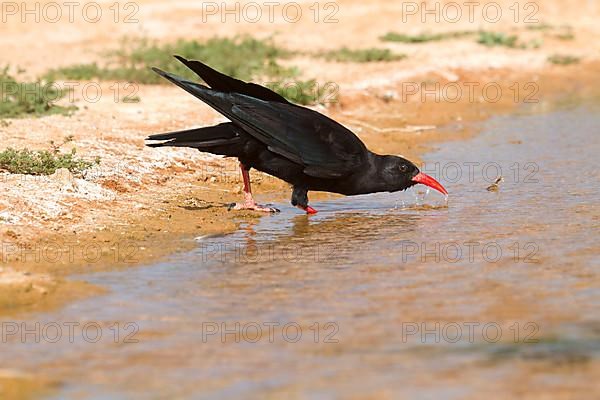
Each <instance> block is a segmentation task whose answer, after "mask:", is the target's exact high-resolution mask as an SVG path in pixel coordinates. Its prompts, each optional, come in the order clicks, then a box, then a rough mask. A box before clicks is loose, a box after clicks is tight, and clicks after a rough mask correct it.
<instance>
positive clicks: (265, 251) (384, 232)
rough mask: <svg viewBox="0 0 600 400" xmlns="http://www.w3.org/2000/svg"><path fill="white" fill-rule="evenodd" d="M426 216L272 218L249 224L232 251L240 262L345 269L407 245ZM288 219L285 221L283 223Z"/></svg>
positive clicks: (362, 214) (395, 213) (351, 214)
mask: <svg viewBox="0 0 600 400" xmlns="http://www.w3.org/2000/svg"><path fill="white" fill-rule="evenodd" d="M422 218H423V216H421V215H418V214H406V213H400V212H398V211H396V210H390V211H389V212H385V213H379V214H371V213H366V212H345V213H339V214H332V215H327V216H325V217H321V218H314V217H308V216H306V215H297V216H295V217H292V218H291V220H287V219H285V218H279V217H274V218H273V220H270V218H269V217H267V218H264V219H260V220H255V219H252V220H248V221H247V222H245V223H244V224H243V225H242V226H241V229H240V231H239V232H238V234H239V236H238V240H237V241H236V242H237V243H236V245H235V246H233V247H234V248H235V251H236V252H237V253H239V254H241V255H243V256H242V257H235V260H236V261H237V262H238V263H266V262H278V261H289V260H290V259H293V260H294V262H300V263H318V264H321V263H326V264H330V265H335V264H344V263H346V262H349V261H351V259H352V258H356V253H357V252H360V251H368V249H370V248H373V247H372V245H374V244H375V243H377V242H386V243H394V242H397V241H401V240H407V239H409V238H410V237H411V235H412V234H413V233H414V231H415V230H416V229H418V227H419V226H420V221H421V220H422ZM284 220H285V221H284Z"/></svg>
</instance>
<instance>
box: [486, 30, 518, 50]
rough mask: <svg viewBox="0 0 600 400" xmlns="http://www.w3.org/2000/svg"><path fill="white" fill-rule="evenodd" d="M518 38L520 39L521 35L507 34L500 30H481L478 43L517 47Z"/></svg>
mask: <svg viewBox="0 0 600 400" xmlns="http://www.w3.org/2000/svg"><path fill="white" fill-rule="evenodd" d="M517 40H519V37H518V36H517V35H506V34H504V33H499V32H487V31H481V32H479V38H478V39H477V43H479V44H482V45H484V46H487V47H496V46H504V47H509V48H516V47H517Z"/></svg>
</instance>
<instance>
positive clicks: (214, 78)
mask: <svg viewBox="0 0 600 400" xmlns="http://www.w3.org/2000/svg"><path fill="white" fill-rule="evenodd" d="M175 58H176V59H178V60H179V61H181V62H182V63H183V64H184V65H185V66H186V67H188V68H189V69H191V70H192V71H194V72H195V73H196V75H198V76H199V77H200V78H202V80H203V81H204V82H206V84H207V85H208V86H210V87H211V89H214V90H218V91H220V92H227V93H241V94H245V95H247V96H250V97H255V98H257V99H261V100H266V101H276V102H279V103H286V104H291V103H290V102H288V101H287V100H286V99H285V98H284V97H283V96H280V95H279V94H277V93H275V92H274V91H272V90H270V89H268V88H266V87H264V86H261V85H257V84H256V83H252V82H244V81H241V80H239V79H235V78H232V77H231V76H228V75H225V74H223V73H221V72H219V71H217V70H214V69H212V68H211V67H209V66H208V65H206V64H203V63H201V62H200V61H195V60H186V59H185V58H183V57H181V56H175Z"/></svg>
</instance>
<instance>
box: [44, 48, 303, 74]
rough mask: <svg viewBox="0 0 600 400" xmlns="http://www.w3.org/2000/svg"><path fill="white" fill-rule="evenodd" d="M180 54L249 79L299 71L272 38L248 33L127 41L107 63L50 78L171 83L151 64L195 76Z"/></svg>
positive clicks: (78, 67)
mask: <svg viewBox="0 0 600 400" xmlns="http://www.w3.org/2000/svg"><path fill="white" fill-rule="evenodd" d="M173 55H180V56H182V57H184V58H188V59H197V60H202V62H204V63H206V64H208V65H210V66H211V67H213V68H215V69H217V70H219V71H221V72H223V73H225V74H227V75H231V76H234V77H236V78H238V79H243V80H249V79H252V78H253V77H257V76H268V77H269V78H274V77H291V76H294V75H295V74H296V73H297V70H295V69H293V68H285V67H283V66H281V65H279V64H278V63H277V59H278V58H284V57H287V56H288V55H289V53H288V52H287V51H285V50H283V49H281V48H279V47H277V46H275V45H274V44H273V43H272V41H271V40H258V39H254V38H251V37H248V36H243V37H236V38H233V39H230V38H213V39H209V40H208V41H206V42H199V41H196V40H183V39H181V40H178V41H177V42H175V43H168V44H159V43H157V42H154V41H150V40H148V39H138V40H129V41H124V42H123V44H122V46H121V48H120V49H119V50H117V51H113V52H111V53H108V54H107V57H108V63H107V64H106V65H104V66H99V65H97V64H95V63H93V64H81V65H75V66H72V67H66V68H59V69H55V70H52V71H50V72H49V73H48V74H47V75H46V77H47V78H49V79H74V80H78V79H79V80H90V79H102V80H124V81H128V82H137V83H145V84H158V83H160V84H163V83H167V81H165V80H164V79H162V78H161V77H160V76H158V75H157V74H156V73H154V72H153V71H152V70H151V69H150V67H158V68H160V69H164V70H167V71H169V72H172V73H174V74H177V75H180V76H183V77H184V78H188V79H193V78H195V75H194V74H193V72H191V71H190V70H189V69H188V68H187V67H186V66H185V65H183V64H182V63H180V62H179V61H177V60H176V59H174V58H173Z"/></svg>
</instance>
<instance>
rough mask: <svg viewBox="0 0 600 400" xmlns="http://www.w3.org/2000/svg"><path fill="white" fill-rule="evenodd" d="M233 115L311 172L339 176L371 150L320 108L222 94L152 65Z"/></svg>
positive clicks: (356, 165)
mask: <svg viewBox="0 0 600 400" xmlns="http://www.w3.org/2000/svg"><path fill="white" fill-rule="evenodd" d="M153 69H154V71H155V72H157V73H158V74H160V75H161V76H163V77H165V78H166V79H168V80H170V81H171V82H173V83H175V84H176V85H177V86H179V87H181V88H182V89H184V90H186V91H187V92H189V93H191V94H192V95H194V96H196V97H197V98H199V99H201V100H202V101H204V102H205V103H206V104H208V105H210V106H211V107H212V108H214V109H215V110H217V111H218V112H220V113H221V114H223V115H225V116H226V117H227V118H229V119H230V120H231V121H232V122H234V123H235V124H236V125H238V126H240V127H241V128H242V129H244V130H245V131H246V132H248V133H249V134H250V135H252V136H254V137H255V138H256V139H258V140H260V141H261V142H263V143H264V144H265V145H267V147H268V149H269V150H270V151H272V152H273V153H276V154H279V155H281V156H284V157H286V158H287V159H289V160H290V161H293V162H295V163H298V164H301V165H304V166H305V168H304V172H305V173H306V174H307V175H310V176H314V177H318V178H339V177H342V176H345V175H348V174H350V173H352V172H355V171H356V170H357V169H358V168H361V167H362V166H363V164H364V162H365V161H366V155H367V149H366V147H365V145H364V144H363V143H362V142H361V141H360V139H359V138H358V137H357V136H356V135H354V134H353V133H352V132H351V131H350V130H348V129H346V128H345V127H343V126H342V125H340V124H339V123H337V122H335V121H334V120H332V119H330V118H328V117H326V116H324V115H322V114H319V113H318V112H316V111H313V110H310V109H308V108H305V107H299V106H296V105H293V104H285V103H280V102H270V101H265V100H261V99H257V98H253V97H250V96H247V95H244V94H239V93H224V92H219V91H215V90H212V89H209V88H207V87H205V86H203V85H200V84H197V83H195V82H190V81H188V80H185V79H183V78H181V77H178V76H175V75H173V74H170V73H167V72H164V71H161V70H159V69H157V68H153Z"/></svg>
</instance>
